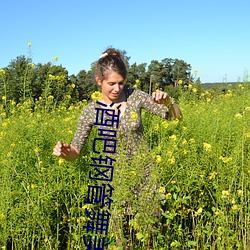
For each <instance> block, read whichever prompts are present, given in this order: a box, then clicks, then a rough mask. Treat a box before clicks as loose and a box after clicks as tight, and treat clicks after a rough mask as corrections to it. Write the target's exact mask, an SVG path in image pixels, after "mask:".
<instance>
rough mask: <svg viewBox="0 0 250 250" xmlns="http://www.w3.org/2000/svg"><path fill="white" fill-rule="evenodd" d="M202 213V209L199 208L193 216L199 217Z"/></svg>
mask: <svg viewBox="0 0 250 250" xmlns="http://www.w3.org/2000/svg"><path fill="white" fill-rule="evenodd" d="M202 211H203V209H202V207H200V208H199V209H198V210H197V211H196V212H195V214H194V215H195V216H198V215H201V214H202Z"/></svg>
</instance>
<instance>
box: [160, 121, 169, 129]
mask: <svg viewBox="0 0 250 250" xmlns="http://www.w3.org/2000/svg"><path fill="white" fill-rule="evenodd" d="M161 125H162V127H163V128H167V127H168V122H167V121H166V120H164V121H163V122H162V123H161Z"/></svg>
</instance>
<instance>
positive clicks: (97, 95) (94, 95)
mask: <svg viewBox="0 0 250 250" xmlns="http://www.w3.org/2000/svg"><path fill="white" fill-rule="evenodd" d="M91 99H92V100H93V101H101V100H102V99H103V96H102V93H101V92H100V91H95V92H94V93H92V94H91Z"/></svg>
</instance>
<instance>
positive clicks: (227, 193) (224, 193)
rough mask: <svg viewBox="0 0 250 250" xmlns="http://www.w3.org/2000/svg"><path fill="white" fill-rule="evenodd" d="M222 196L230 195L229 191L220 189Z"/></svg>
mask: <svg viewBox="0 0 250 250" xmlns="http://www.w3.org/2000/svg"><path fill="white" fill-rule="evenodd" d="M221 193H222V197H223V198H225V197H227V196H229V195H230V191H229V190H222V192H221Z"/></svg>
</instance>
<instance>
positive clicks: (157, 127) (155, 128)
mask: <svg viewBox="0 0 250 250" xmlns="http://www.w3.org/2000/svg"><path fill="white" fill-rule="evenodd" d="M154 130H155V131H158V130H159V124H158V123H156V124H155V126H154Z"/></svg>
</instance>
